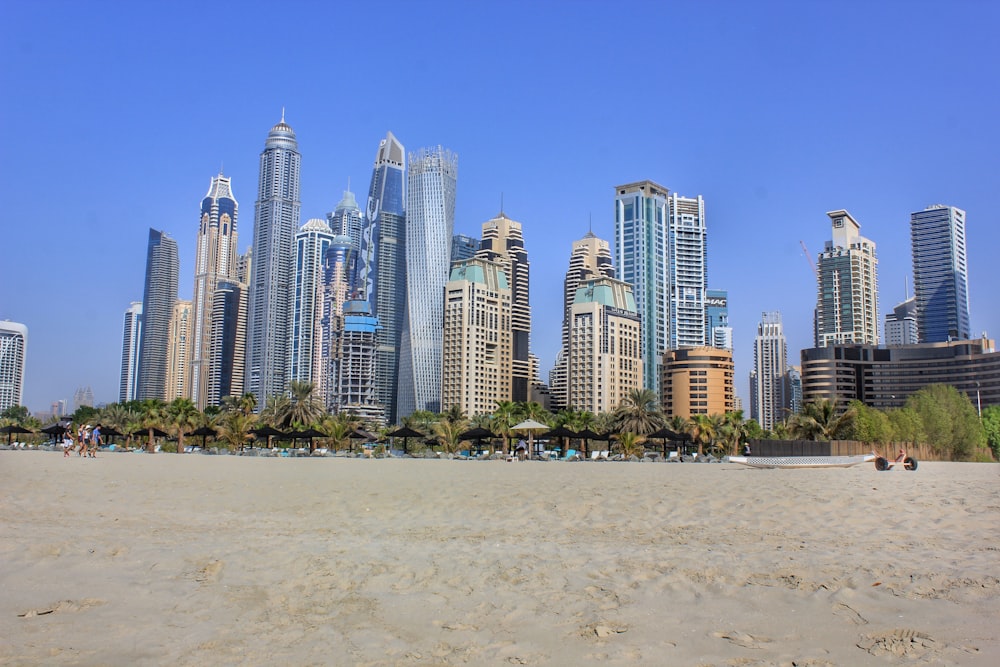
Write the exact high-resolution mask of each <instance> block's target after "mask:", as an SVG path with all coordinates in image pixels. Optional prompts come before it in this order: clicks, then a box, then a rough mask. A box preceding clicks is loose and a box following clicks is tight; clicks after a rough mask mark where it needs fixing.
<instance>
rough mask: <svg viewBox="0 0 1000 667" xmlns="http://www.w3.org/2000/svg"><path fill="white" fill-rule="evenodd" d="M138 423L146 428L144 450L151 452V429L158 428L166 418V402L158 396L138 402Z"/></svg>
mask: <svg viewBox="0 0 1000 667" xmlns="http://www.w3.org/2000/svg"><path fill="white" fill-rule="evenodd" d="M139 414H140V423H141V424H142V428H144V429H146V431H147V432H148V434H149V439H148V440H147V441H146V451H148V452H150V453H152V452H153V429H157V428H160V427H161V426H163V425H164V423H165V422H166V420H167V404H166V403H164V402H163V401H161V400H160V399H158V398H147V399H146V400H144V401H142V402H141V403H139Z"/></svg>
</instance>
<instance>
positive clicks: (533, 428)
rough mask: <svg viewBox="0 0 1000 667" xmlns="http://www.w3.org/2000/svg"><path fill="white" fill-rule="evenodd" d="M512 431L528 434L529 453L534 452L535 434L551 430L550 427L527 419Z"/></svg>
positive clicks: (511, 428) (513, 427)
mask: <svg viewBox="0 0 1000 667" xmlns="http://www.w3.org/2000/svg"><path fill="white" fill-rule="evenodd" d="M510 430H511V431H525V432H526V433H527V434H528V451H529V452H532V451H534V446H535V433H536V432H538V431H541V432H545V431H548V430H549V427H548V426H547V425H545V424H543V423H541V422H537V421H535V420H534V419H525V420H524V421H523V422H521V423H520V424H517V425H516V426H511V427H510Z"/></svg>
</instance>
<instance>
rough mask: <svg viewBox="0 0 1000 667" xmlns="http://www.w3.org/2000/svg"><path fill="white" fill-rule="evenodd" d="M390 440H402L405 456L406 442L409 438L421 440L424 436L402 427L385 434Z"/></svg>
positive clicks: (407, 427)
mask: <svg viewBox="0 0 1000 667" xmlns="http://www.w3.org/2000/svg"><path fill="white" fill-rule="evenodd" d="M387 435H388V436H389V437H390V438H402V439H403V453H404V454H406V442H407V440H409V439H410V438H422V437H424V434H423V433H421V432H420V431H415V430H413V429H412V428H410V427H409V426H404V427H403V428H397V429H396V430H395V431H393V432H392V433H388V434H387Z"/></svg>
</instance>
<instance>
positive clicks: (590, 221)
mask: <svg viewBox="0 0 1000 667" xmlns="http://www.w3.org/2000/svg"><path fill="white" fill-rule="evenodd" d="M587 232H588V233H590V234H593V233H594V212H593V211H591V212H590V214H589V215H588V217H587Z"/></svg>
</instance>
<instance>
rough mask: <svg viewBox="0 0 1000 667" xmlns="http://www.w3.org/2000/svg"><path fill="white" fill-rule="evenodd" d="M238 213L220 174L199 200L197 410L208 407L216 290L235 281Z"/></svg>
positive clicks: (194, 333)
mask: <svg viewBox="0 0 1000 667" xmlns="http://www.w3.org/2000/svg"><path fill="white" fill-rule="evenodd" d="M238 212H239V204H238V203H237V202H236V197H234V196H233V190H232V180H231V179H229V178H226V177H225V176H223V175H222V174H221V173H220V174H219V175H218V176H216V177H213V178H212V182H211V184H210V185H209V188H208V194H206V195H205V198H204V199H202V200H201V224H200V226H199V227H198V241H197V245H196V248H195V266H194V296H193V297H192V301H193V302H194V303H193V305H192V312H191V315H192V322H191V339H192V340H191V345H190V349H191V400H192V401H194V404H195V405H196V406H198V409H199V410H204V409H205V407H206V406H207V405H208V404H209V402H208V394H209V391H208V385H209V378H210V377H211V357H212V312H213V309H214V306H213V300H214V298H215V289H216V287H217V286H218V284H219V282H220V281H226V280H232V279H234V278H235V277H236V241H237V234H236V219H237V215H238Z"/></svg>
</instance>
